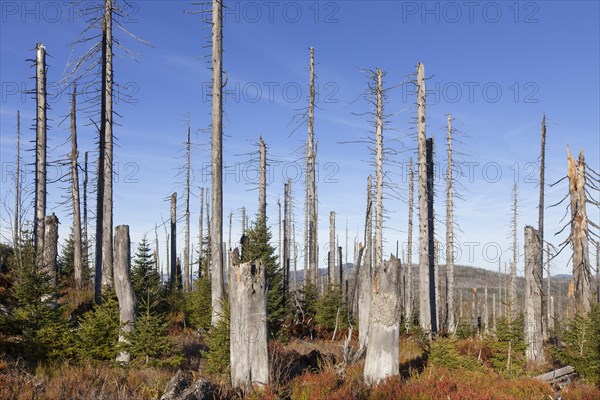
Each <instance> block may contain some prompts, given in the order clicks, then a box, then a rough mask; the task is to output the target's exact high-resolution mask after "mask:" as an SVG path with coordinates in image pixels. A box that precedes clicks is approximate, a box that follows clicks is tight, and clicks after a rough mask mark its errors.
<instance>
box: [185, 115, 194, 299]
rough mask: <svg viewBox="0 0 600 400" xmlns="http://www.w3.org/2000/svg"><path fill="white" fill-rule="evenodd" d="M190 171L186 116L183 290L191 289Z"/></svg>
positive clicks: (189, 146) (189, 138) (189, 136)
mask: <svg viewBox="0 0 600 400" xmlns="http://www.w3.org/2000/svg"><path fill="white" fill-rule="evenodd" d="M191 170H192V142H191V133H190V119H189V115H188V127H187V141H186V168H185V244H184V247H183V275H184V278H183V290H185V291H189V290H190V289H191V286H192V285H191V281H190V175H191Z"/></svg>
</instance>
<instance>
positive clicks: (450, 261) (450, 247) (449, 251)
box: [446, 114, 455, 332]
mask: <svg viewBox="0 0 600 400" xmlns="http://www.w3.org/2000/svg"><path fill="white" fill-rule="evenodd" d="M452 168H453V164H452V116H451V115H450V114H448V171H447V173H446V274H447V276H448V287H447V289H446V290H447V293H448V295H447V298H446V299H447V303H446V307H447V310H448V331H449V332H454V330H455V320H454V192H453V189H454V188H453V183H454V182H453V179H454V177H453V172H454V171H453V170H452Z"/></svg>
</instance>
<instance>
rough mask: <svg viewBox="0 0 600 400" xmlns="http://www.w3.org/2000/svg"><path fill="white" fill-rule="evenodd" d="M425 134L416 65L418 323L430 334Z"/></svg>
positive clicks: (421, 69)
mask: <svg viewBox="0 0 600 400" xmlns="http://www.w3.org/2000/svg"><path fill="white" fill-rule="evenodd" d="M426 140H427V137H426V134H425V66H424V65H423V64H418V65H417V144H418V150H417V154H418V185H417V188H418V193H419V322H420V324H421V328H422V329H423V330H424V331H425V332H426V333H430V332H431V329H432V326H431V308H430V307H431V305H430V294H429V263H428V257H429V240H428V238H429V233H428V229H429V221H428V219H427V216H428V213H427V149H426Z"/></svg>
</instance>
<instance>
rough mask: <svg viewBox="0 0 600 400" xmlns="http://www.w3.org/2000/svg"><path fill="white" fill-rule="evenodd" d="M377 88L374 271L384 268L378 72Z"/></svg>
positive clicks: (380, 79) (378, 74) (380, 76)
mask: <svg viewBox="0 0 600 400" xmlns="http://www.w3.org/2000/svg"><path fill="white" fill-rule="evenodd" d="M375 79H376V87H375V244H374V246H373V251H374V253H373V255H374V263H373V264H374V270H378V269H381V268H382V267H383V72H382V71H381V70H380V69H377V71H376V76H375Z"/></svg>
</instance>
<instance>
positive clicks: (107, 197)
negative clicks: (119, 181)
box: [98, 0, 113, 287]
mask: <svg viewBox="0 0 600 400" xmlns="http://www.w3.org/2000/svg"><path fill="white" fill-rule="evenodd" d="M112 12H113V4H112V0H105V1H104V20H103V21H104V26H103V31H102V93H101V102H102V103H101V120H100V135H101V136H102V137H103V138H104V143H103V144H104V153H103V158H104V159H103V162H102V171H101V172H100V171H99V172H98V173H102V174H103V175H104V176H103V185H104V187H103V191H102V195H103V198H102V209H101V210H102V211H101V212H102V235H101V240H102V257H101V260H100V261H101V263H102V285H107V286H111V287H112V286H113V108H112V100H113V70H112V59H113V54H112V46H113V39H112ZM98 195H100V194H98Z"/></svg>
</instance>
